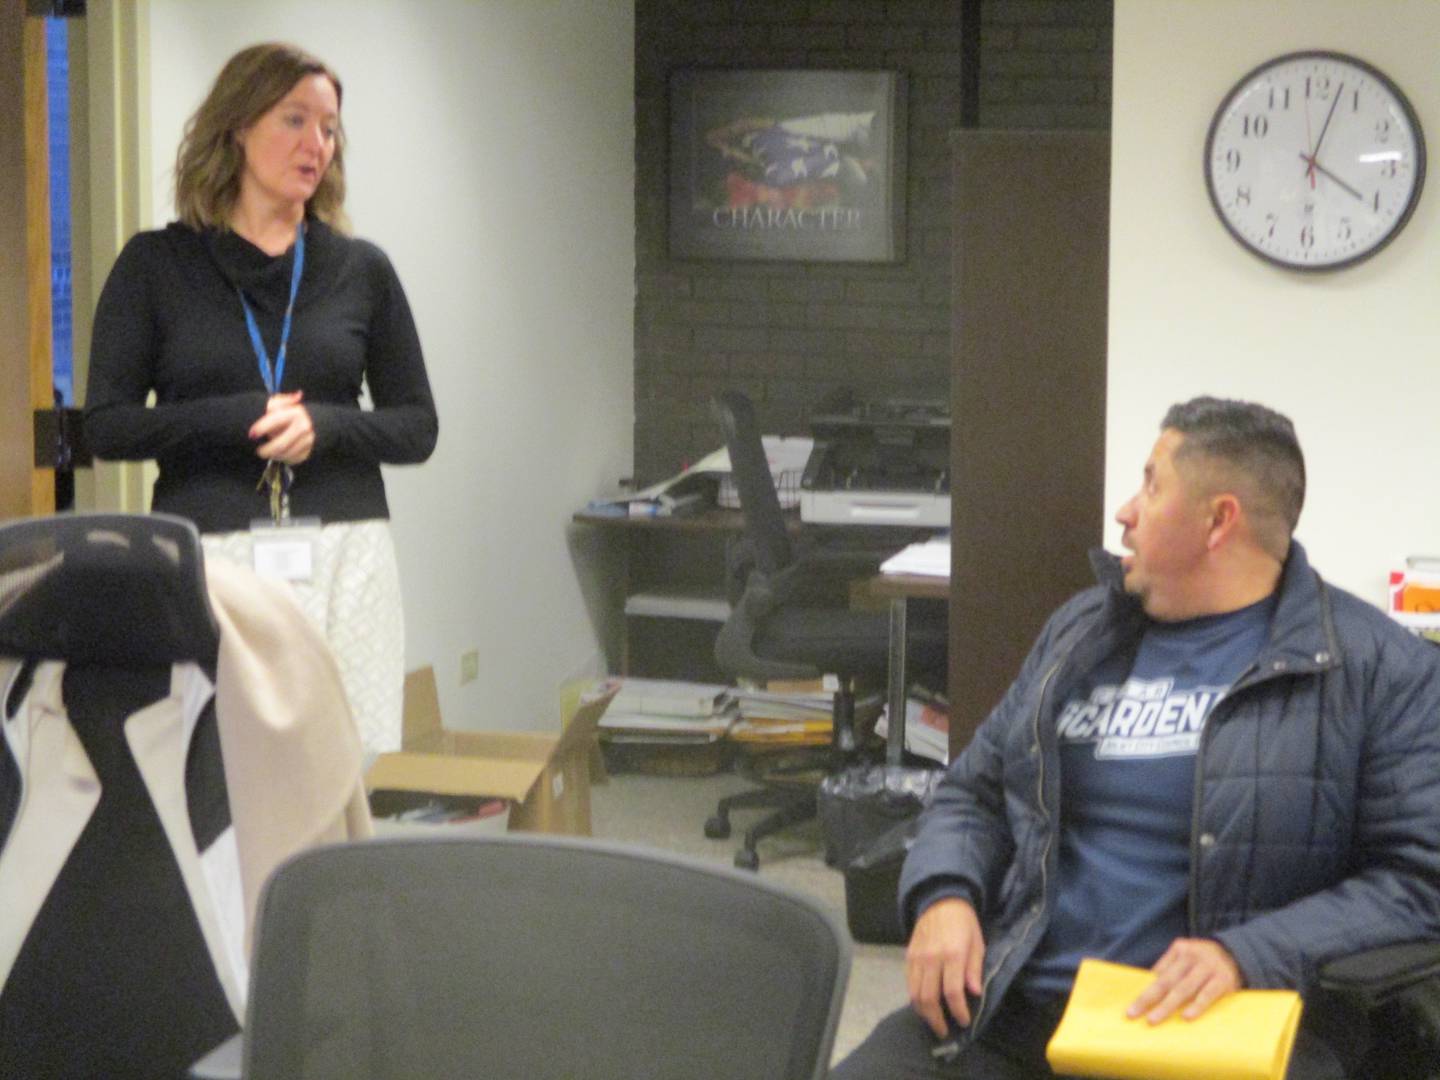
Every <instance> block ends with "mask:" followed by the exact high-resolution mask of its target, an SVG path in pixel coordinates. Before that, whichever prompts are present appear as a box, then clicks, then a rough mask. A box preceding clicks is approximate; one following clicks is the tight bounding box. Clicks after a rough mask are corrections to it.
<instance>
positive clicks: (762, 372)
mask: <svg viewBox="0 0 1440 1080" xmlns="http://www.w3.org/2000/svg"><path fill="white" fill-rule="evenodd" d="M977 2H979V0H963V2H962V0H637V3H636V5H635V136H636V140H635V141H636V146H635V159H636V177H635V291H636V299H635V474H636V477H637V478H638V479H639V480H640V481H641V482H645V483H648V482H650V481H653V480H656V479H659V478H661V477H663V476H667V475H669V474H671V473H673V472H675V471H676V470H677V469H679V468H680V466H681V465H682V464H684V463H685V462H687V461H691V460H694V459H695V458H697V457H699V456H701V455H702V454H704V453H706V452H707V451H709V450H712V449H714V448H715V447H716V446H717V445H719V442H720V435H719V431H718V429H717V428H716V425H715V423H714V421H713V420H712V419H711V417H710V415H709V411H708V401H709V399H710V397H711V396H712V395H713V394H715V393H716V392H718V391H720V390H722V389H726V388H730V387H734V388H738V389H741V390H744V391H745V392H746V393H748V394H749V395H750V396H751V397H752V398H753V399H754V400H755V402H756V408H757V412H758V414H759V417H760V421H761V424H762V427H763V428H764V429H765V430H767V431H774V432H778V433H783V434H799V433H803V432H804V431H805V430H806V417H807V415H808V414H809V412H810V410H811V409H812V408H813V406H814V405H815V404H816V403H817V402H818V401H819V400H821V399H822V398H823V397H824V396H825V395H826V394H827V393H828V392H830V391H831V390H833V389H835V388H838V387H850V388H853V389H854V390H855V391H856V392H857V393H859V394H860V395H861V396H862V397H864V398H872V399H874V398H887V397H930V398H948V396H949V377H950V356H951V349H950V215H951V205H950V180H949V159H948V151H947V140H946V134H947V132H949V131H950V130H951V129H953V128H955V127H958V126H960V125H961V123H962V117H963V116H966V115H968V116H970V117H975V118H977V119H978V122H979V124H980V125H981V126H985V127H1036V128H1065V127H1080V128H1108V127H1109V122H1110V104H1109V103H1110V53H1111V23H1112V7H1111V2H1110V0H983V3H981V6H980V8H979V11H978V16H979V18H978V23H979V26H980V43H979V48H978V52H979V55H980V64H979V78H978V102H977V101H974V100H972V98H971V97H970V95H973V94H975V86H976V85H977V80H976V78H975V73H974V72H972V71H968V70H962V68H963V67H964V65H963V64H962V60H963V58H964V57H965V55H966V54H967V50H966V48H965V44H966V43H965V42H964V41H963V33H962V29H963V27H964V26H965V25H966V24H969V25H970V26H974V25H975V23H976V21H977V20H976V18H975V15H976V12H975V11H974V10H970V11H968V12H967V11H966V10H965V9H964V6H963V5H964V4H967V3H968V4H973V3H977ZM971 44H972V48H971V49H970V50H969V55H972V56H973V55H974V53H975V51H976V50H975V49H974V48H973V43H971ZM678 67H774V68H839V69H845V68H868V69H892V70H898V71H901V72H903V73H905V75H906V78H907V80H908V103H907V108H908V128H909V130H908V133H907V140H906V146H907V149H906V157H907V172H908V178H907V184H906V193H905V194H906V200H907V210H906V236H905V244H904V248H905V257H904V260H903V261H902V262H898V263H891V264H860V263H852V264H834V263H829V264H808V265H806V264H797V263H765V262H732V261H723V260H680V259H670V258H669V257H668V255H667V251H666V172H667V163H666V148H667V138H668V137H667V130H666V125H667V113H668V109H667V103H666V88H667V84H668V77H669V73H670V72H671V70H672V69H674V68H678Z"/></svg>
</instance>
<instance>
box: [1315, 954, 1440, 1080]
mask: <svg viewBox="0 0 1440 1080" xmlns="http://www.w3.org/2000/svg"><path fill="white" fill-rule="evenodd" d="M1319 985H1320V988H1321V990H1322V991H1325V992H1328V993H1329V994H1332V995H1334V996H1335V997H1337V998H1338V999H1339V1000H1340V1002H1342V1003H1343V1004H1344V1005H1346V1006H1349V1008H1350V1009H1351V1010H1352V1015H1357V1016H1365V1017H1367V1018H1368V1022H1369V1028H1370V1030H1369V1040H1370V1048H1369V1053H1368V1054H1367V1056H1366V1058H1365V1060H1364V1061H1363V1062H1362V1063H1361V1065H1360V1068H1359V1069H1358V1071H1356V1072H1355V1073H1354V1077H1355V1080H1440V942H1435V941H1430V942H1409V943H1405V944H1401V945H1387V946H1385V947H1383V948H1379V949H1371V950H1368V951H1367V952H1363V953H1356V954H1355V955H1353V956H1347V957H1343V958H1341V959H1339V960H1332V961H1331V962H1330V963H1329V964H1326V965H1325V967H1323V968H1322V969H1321V971H1320V979H1319Z"/></svg>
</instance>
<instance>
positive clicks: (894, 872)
mask: <svg viewBox="0 0 1440 1080" xmlns="http://www.w3.org/2000/svg"><path fill="white" fill-rule="evenodd" d="M919 832H920V819H919V817H918V816H916V817H911V818H908V819H906V820H905V821H902V822H900V823H899V824H897V825H894V826H892V827H891V828H890V829H889V830H887V831H886V832H884V833H881V834H880V836H878V837H876V838H875V840H873V841H872V842H871V843H870V845H869V846H868V847H867V848H866V849H865V850H864V851H862V852H861V853H860V854H859V855H857V856H855V858H853V859H851V860H850V862H849V863H847V864H846V866H845V923H846V925H847V926H849V928H850V936H851V937H852V938H854V939H855V940H856V941H859V942H863V943H865V944H867V945H903V944H905V928H904V926H903V925H902V924H901V921H900V898H899V894H900V868H901V867H902V866H903V865H904V863H905V855H906V853H908V852H909V850H910V845H911V844H913V843H914V842H915V837H916V835H917V834H918V833H919Z"/></svg>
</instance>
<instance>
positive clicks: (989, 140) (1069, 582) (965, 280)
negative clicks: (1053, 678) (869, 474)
mask: <svg viewBox="0 0 1440 1080" xmlns="http://www.w3.org/2000/svg"><path fill="white" fill-rule="evenodd" d="M951 147H952V153H953V158H954V177H955V189H954V190H955V204H954V205H955V221H954V230H953V235H954V245H955V256H954V259H955V262H954V267H955V275H954V277H955V284H954V289H955V296H954V306H953V311H954V328H953V340H954V342H955V354H954V366H953V369H952V372H951V399H952V400H951V418H952V419H951V438H950V445H951V451H950V453H951V492H952V498H951V512H952V515H953V521H952V544H951V552H952V554H951V607H950V693H951V703H952V705H951V724H950V749H951V754H952V756H953V755H954V754H955V753H957V752H958V751H959V750H961V749H963V748H964V746H965V744H966V743H968V742H969V741H970V736H971V734H972V733H973V731H974V729H975V727H976V726H978V725H979V723H980V722H981V721H982V720H984V718H985V717H986V715H988V714H989V712H990V710H991V709H992V708H993V707H994V706H995V704H996V703H997V702H999V700H1000V698H1001V697H1002V696H1003V695H1004V693H1005V690H1006V688H1007V687H1008V686H1009V685H1010V683H1011V682H1012V681H1013V679H1014V678H1015V675H1016V674H1017V673H1018V672H1019V670H1020V665H1021V663H1022V662H1023V661H1024V659H1025V656H1026V654H1027V653H1028V651H1029V649H1030V646H1031V645H1032V643H1033V642H1034V640H1035V637H1036V635H1037V634H1038V633H1039V631H1040V629H1041V627H1042V626H1043V625H1044V622H1045V619H1046V618H1047V617H1048V616H1049V614H1050V613H1051V612H1052V611H1054V610H1055V608H1056V607H1058V606H1059V605H1060V604H1061V603H1062V602H1063V601H1064V600H1065V599H1066V598H1067V597H1068V596H1070V595H1071V594H1073V593H1074V592H1076V591H1077V590H1079V589H1081V588H1083V587H1084V586H1086V585H1088V584H1090V583H1091V581H1092V580H1093V579H1092V578H1091V576H1090V570H1089V564H1088V561H1087V558H1086V553H1087V551H1088V549H1090V548H1092V547H1095V546H1097V545H1099V544H1100V542H1101V537H1102V533H1103V529H1104V520H1105V507H1104V498H1105V377H1106V376H1105V346H1106V319H1107V311H1108V302H1107V301H1108V290H1109V285H1108V280H1107V279H1108V266H1109V201H1110V136H1109V133H1108V132H1058V131H978V130H966V131H958V132H955V133H954V134H953V135H952V136H951Z"/></svg>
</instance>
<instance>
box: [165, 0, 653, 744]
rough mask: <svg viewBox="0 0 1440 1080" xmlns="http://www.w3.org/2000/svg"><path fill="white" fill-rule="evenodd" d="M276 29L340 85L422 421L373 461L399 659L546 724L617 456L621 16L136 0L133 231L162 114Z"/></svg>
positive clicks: (456, 711)
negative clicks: (579, 529)
mask: <svg viewBox="0 0 1440 1080" xmlns="http://www.w3.org/2000/svg"><path fill="white" fill-rule="evenodd" d="M274 39H281V40H289V41H293V42H295V43H297V44H299V45H301V46H302V47H304V48H306V49H308V50H310V51H311V52H314V53H316V54H317V55H319V56H320V57H322V58H323V59H324V60H325V61H326V62H327V63H329V64H330V65H331V66H332V67H333V68H334V69H335V70H336V71H337V72H338V73H339V75H340V78H341V80H342V81H343V82H344V84H345V98H344V105H343V113H344V120H345V127H346V131H347V134H348V137H349V144H348V149H347V157H346V166H347V175H348V181H349V197H348V199H347V208H348V210H349V212H350V216H351V219H352V221H353V223H354V226H355V231H356V233H357V235H360V236H364V237H367V238H369V239H372V240H374V241H376V242H377V243H379V244H380V246H381V247H383V248H384V249H385V250H386V252H387V253H388V254H389V255H390V258H391V259H392V260H393V262H394V263H395V265H396V268H397V269H398V271H399V274H400V278H401V281H402V282H403V283H404V285H405V289H406V292H407V294H408V296H409V299H410V303H411V306H412V308H413V309H414V312H415V318H416V322H417V324H418V326H419V330H420V339H421V342H422V344H423V346H424V349H425V356H426V362H427V365H428V368H429V372H430V379H431V383H432V385H433V387H434V391H435V398H436V402H437V405H438V407H439V412H440V443H439V446H438V448H437V449H436V451H435V455H434V457H433V458H431V460H430V461H429V462H428V463H427V464H425V465H422V466H419V467H413V468H396V469H389V470H387V472H386V483H387V486H388V490H389V494H390V504H391V514H392V519H393V522H394V531H395V537H396V542H397V546H398V548H399V553H400V570H401V577H402V581H403V585H404V589H405V600H406V632H407V637H408V642H407V662H408V664H409V665H410V666H412V667H413V666H416V665H419V664H422V663H429V664H434V665H435V668H436V672H437V675H438V678H439V683H440V694H441V708H442V711H443V713H444V716H445V719H446V722H447V723H449V724H451V725H453V726H459V727H477V728H541V729H543V728H553V727H554V726H555V725H556V723H557V717H558V705H557V701H558V698H557V694H556V690H557V687H558V685H559V684H560V682H561V681H562V680H563V679H565V678H566V677H567V676H570V675H572V674H574V673H576V672H579V671H582V670H586V669H588V668H590V666H591V665H593V664H595V663H596V657H597V651H596V644H595V641H594V638H593V635H592V633H591V630H590V624H589V620H588V617H587V615H586V609H585V605H584V603H583V601H582V598H581V595H580V587H579V585H578V584H577V581H576V576H575V572H574V570H573V569H572V565H571V558H570V555H569V552H568V550H567V546H566V524H567V522H568V520H569V517H570V515H571V513H572V512H573V511H574V510H575V509H576V508H578V507H579V506H581V505H583V504H584V503H585V502H586V501H587V500H588V499H590V498H592V497H594V496H595V495H596V494H598V493H600V492H602V491H605V490H608V489H611V488H613V486H614V484H615V481H616V478H618V477H620V476H624V475H628V473H629V471H630V461H631V457H632V438H633V436H632V427H633V417H634V407H633V393H632V388H633V341H632V333H631V327H632V310H633V292H634V287H633V281H634V272H633V271H634V236H635V231H634V211H633V205H634V203H633V185H634V119H633V97H634V85H633V83H634V75H633V72H634V63H633V39H634V13H633V6H632V4H631V3H630V2H629V0H585V2H584V3H574V2H570V0H424V2H419V3H416V2H395V0H390V2H383V0H369V2H365V0H310V2H309V3H305V4H296V3H292V2H288V0H226V2H223V3H222V2H207V3H203V4H201V3H195V2H194V0H151V2H150V19H149V43H148V54H149V63H150V68H151V71H150V75H151V94H150V102H151V121H152V143H151V150H150V153H151V159H152V167H153V175H154V178H155V183H154V187H155V192H154V203H153V207H152V212H153V216H152V217H151V222H152V223H163V222H165V221H167V220H169V219H170V218H172V217H173V199H172V184H173V165H174V153H175V147H176V145H177V143H178V140H179V137H180V132H181V127H182V125H183V123H184V120H185V118H186V117H187V116H188V115H189V114H190V112H192V111H193V110H194V108H195V106H196V105H198V104H199V102H200V100H201V98H202V97H203V96H204V94H205V92H206V91H207V90H208V88H209V86H210V83H211V81H212V80H213V79H214V77H215V74H216V73H217V72H218V71H219V69H220V66H221V65H222V64H223V63H224V61H225V60H226V59H227V58H228V57H229V56H230V55H231V54H232V53H234V52H235V51H236V50H238V49H240V48H242V47H243V46H245V45H249V44H252V43H254V42H256V41H263V40H274ZM471 647H478V649H479V651H480V677H479V679H478V681H476V682H474V683H471V684H469V685H467V686H464V687H461V686H460V683H459V671H460V654H461V653H462V652H463V651H464V650H466V649H468V648H471Z"/></svg>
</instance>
